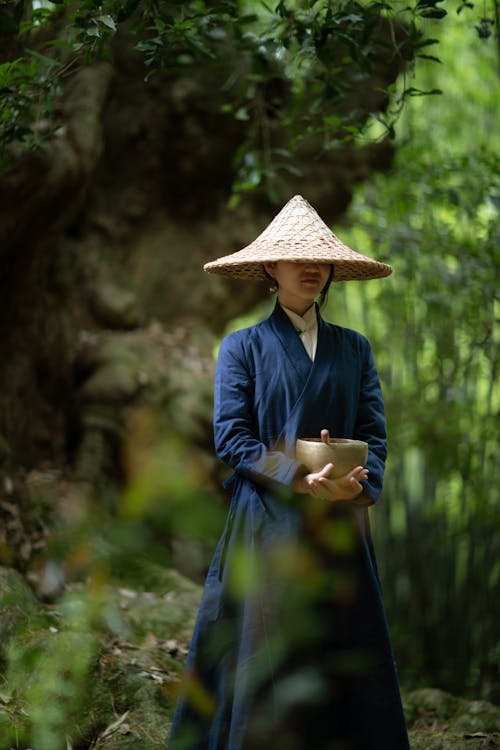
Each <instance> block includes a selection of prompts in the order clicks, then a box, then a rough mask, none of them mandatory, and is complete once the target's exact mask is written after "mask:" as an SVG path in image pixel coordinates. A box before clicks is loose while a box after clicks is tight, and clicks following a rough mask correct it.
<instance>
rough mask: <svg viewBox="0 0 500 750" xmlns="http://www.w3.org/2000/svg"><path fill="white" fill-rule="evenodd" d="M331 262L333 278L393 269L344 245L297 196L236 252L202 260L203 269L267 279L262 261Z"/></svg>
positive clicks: (386, 273)
mask: <svg viewBox="0 0 500 750" xmlns="http://www.w3.org/2000/svg"><path fill="white" fill-rule="evenodd" d="M273 260H287V261H291V262H292V263H305V262H309V263H331V264H333V280H334V281H349V280H355V279H379V278H382V277H383V276H389V275H390V274H391V273H392V268H391V267H390V266H388V265H387V264H386V263H379V262H378V261H376V260H372V258H367V257H366V255H361V254H360V253H356V252H355V251H354V250H351V248H350V247H347V245H344V243H343V242H341V241H340V240H339V238H338V237H336V236H335V235H334V234H333V232H332V231H331V230H330V229H329V228H328V227H327V226H326V224H325V222H324V221H323V220H322V219H321V218H320V217H319V216H318V214H317V213H316V211H315V210H314V208H313V207H312V206H311V205H310V204H309V203H308V202H307V201H306V200H305V199H304V198H303V197H302V196H301V195H296V196H294V197H293V198H291V199H290V200H289V201H288V203H287V204H286V205H285V206H284V207H283V208H282V209H281V211H280V212H279V214H277V215H276V216H275V217H274V219H273V220H272V222H271V223H270V224H269V226H268V227H266V229H264V231H263V232H262V234H259V236H258V237H257V239H255V240H254V241H253V242H251V243H250V245H247V246H246V247H244V248H243V250H239V251H238V252H236V253H231V255H224V256H223V257H222V258H218V259H217V260H213V261H211V262H210V263H205V265H204V266H203V268H204V270H205V271H207V272H208V273H217V274H220V275H221V276H229V277H231V278H234V279H261V280H265V279H267V277H266V275H265V273H264V268H263V263H264V261H273Z"/></svg>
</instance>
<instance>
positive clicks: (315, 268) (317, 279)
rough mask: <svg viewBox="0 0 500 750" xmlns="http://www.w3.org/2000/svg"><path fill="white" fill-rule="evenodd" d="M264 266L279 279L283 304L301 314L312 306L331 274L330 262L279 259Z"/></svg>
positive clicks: (279, 289)
mask: <svg viewBox="0 0 500 750" xmlns="http://www.w3.org/2000/svg"><path fill="white" fill-rule="evenodd" d="M264 268H265V269H266V271H267V273H268V274H269V276H272V278H273V279H275V280H276V281H277V284H278V297H279V300H280V302H281V304H282V305H284V306H285V307H288V308H289V309H290V310H293V311H294V312H296V313H298V314H299V315H302V314H303V313H304V312H305V311H306V310H307V309H309V307H311V305H312V303H313V302H314V299H315V297H317V296H318V294H320V293H321V291H322V290H323V287H324V286H325V284H326V282H327V281H328V278H329V276H330V264H329V263H291V262H290V261H287V260H278V261H272V262H267V263H264Z"/></svg>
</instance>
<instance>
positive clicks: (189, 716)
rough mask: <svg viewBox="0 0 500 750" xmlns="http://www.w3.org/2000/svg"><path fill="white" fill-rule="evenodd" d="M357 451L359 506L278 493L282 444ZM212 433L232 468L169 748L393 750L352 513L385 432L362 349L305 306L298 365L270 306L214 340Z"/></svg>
mask: <svg viewBox="0 0 500 750" xmlns="http://www.w3.org/2000/svg"><path fill="white" fill-rule="evenodd" d="M323 428H326V429H328V430H329V431H330V435H331V436H332V437H344V438H353V439H358V440H364V441H366V442H367V443H368V446H369V453H368V461H367V468H368V469H369V475H368V479H367V480H366V482H364V483H363V485H364V493H363V496H362V497H363V498H364V499H363V500H360V501H353V502H341V503H328V502H327V501H324V500H322V501H320V502H318V499H317V498H312V497H311V496H309V495H294V493H293V491H292V490H291V483H292V481H293V478H294V476H295V474H296V472H297V470H298V469H299V467H300V465H299V463H298V462H297V460H296V459H295V455H294V448H295V441H296V439H297V438H298V437H316V436H319V434H320V430H321V429H323ZM214 435H215V447H216V451H217V454H218V455H219V457H220V458H221V459H222V460H223V461H224V462H225V463H227V464H228V465H229V466H230V467H231V468H232V469H233V471H234V474H233V476H232V478H231V480H229V484H230V486H231V489H232V499H231V505H230V508H229V513H228V517H227V521H226V526H225V529H224V531H223V534H222V536H221V539H220V540H219V543H218V546H217V548H216V551H215V554H214V558H213V560H212V563H211V565H210V568H209V572H208V576H207V580H206V584H205V587H204V591H203V596H202V600H201V605H200V609H199V613H198V618H197V621H196V625H195V629H194V633H193V637H192V641H191V646H190V650H189V654H188V657H187V660H186V668H185V675H184V680H183V685H182V689H181V693H180V696H179V699H178V702H177V707H176V711H175V715H174V721H173V725H172V730H171V736H170V745H169V747H170V748H171V750H251V748H259V749H262V748H269V750H271V748H273V750H301V749H302V748H314V749H315V750H335V749H336V750H408V748H409V744H408V737H407V733H406V727H405V721H404V716H403V711H402V705H401V699H400V694H399V687H398V680H397V675H396V669H395V664H394V658H393V654H392V649H391V644H390V638H389V632H388V628H387V623H386V618H385V614H384V607H383V601H382V594H381V590H380V582H379V578H378V574H377V566H376V560H375V554H374V550H373V545H372V540H371V535H370V526H369V518H368V511H367V507H366V505H367V504H373V503H376V501H377V500H378V498H379V495H380V492H381V489H382V481H383V473H384V464H385V458H386V428H385V417H384V406H383V400H382V394H381V389H380V383H379V378H378V375H377V371H376V368H375V364H374V361H373V357H372V352H371V347H370V344H369V342H368V341H367V340H366V338H364V337H363V336H362V335H361V334H359V333H357V332H355V331H352V330H349V329H346V328H342V327H340V326H337V325H333V324H330V323H328V322H326V321H324V320H323V318H322V317H321V316H320V314H319V311H318V343H317V352H316V357H315V359H314V362H311V360H310V358H309V356H308V355H307V353H306V351H305V349H304V346H303V344H302V342H301V340H300V338H299V336H298V334H297V332H296V331H295V329H294V327H293V325H292V324H291V322H290V320H289V318H288V317H287V315H286V313H285V312H284V311H283V309H282V308H281V307H280V304H279V302H277V304H276V307H275V310H274V312H273V313H272V315H271V316H270V317H269V318H268V319H267V320H265V321H263V322H261V323H259V324H257V325H255V326H252V327H250V328H247V329H245V330H242V331H238V332H236V333H232V334H230V335H229V336H227V337H226V338H225V339H224V341H223V342H222V345H221V348H220V352H219V357H218V362H217V370H216V379H215V395H214Z"/></svg>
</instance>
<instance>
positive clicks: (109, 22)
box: [97, 15, 116, 31]
mask: <svg viewBox="0 0 500 750" xmlns="http://www.w3.org/2000/svg"><path fill="white" fill-rule="evenodd" d="M97 20H98V21H100V22H101V23H102V24H103V25H104V26H107V27H108V29H112V30H113V31H116V23H115V21H114V19H113V18H112V17H111V16H109V15H105V16H97Z"/></svg>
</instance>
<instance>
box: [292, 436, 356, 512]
mask: <svg viewBox="0 0 500 750" xmlns="http://www.w3.org/2000/svg"><path fill="white" fill-rule="evenodd" d="M320 434H321V440H322V441H323V442H324V443H326V444H327V445H328V443H329V442H330V433H329V431H328V430H326V429H323V430H321V433H320ZM332 469H333V464H332V463H329V464H326V465H325V466H323V468H322V469H321V471H317V472H313V473H311V474H305V475H302V476H298V477H296V479H295V480H294V483H293V487H294V489H295V491H296V492H301V493H304V494H308V495H314V496H315V497H322V498H323V499H324V500H329V501H330V502H336V501H337V500H354V499H355V498H357V497H359V495H361V494H362V492H363V489H364V488H363V485H362V484H361V482H362V481H364V480H365V479H367V478H368V469H365V468H364V467H363V466H356V467H355V468H354V469H351V471H349V472H348V473H347V474H344V476H342V477H336V478H335V479H330V474H331V472H332Z"/></svg>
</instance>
